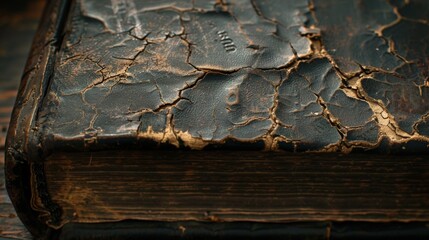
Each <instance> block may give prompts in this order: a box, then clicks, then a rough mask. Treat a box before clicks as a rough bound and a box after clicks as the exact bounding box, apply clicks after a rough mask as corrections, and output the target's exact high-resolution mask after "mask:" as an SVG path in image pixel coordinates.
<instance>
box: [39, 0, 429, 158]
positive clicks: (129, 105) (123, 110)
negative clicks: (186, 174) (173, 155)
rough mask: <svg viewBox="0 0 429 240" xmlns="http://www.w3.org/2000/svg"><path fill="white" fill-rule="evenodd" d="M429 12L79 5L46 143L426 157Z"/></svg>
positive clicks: (120, 2)
mask: <svg viewBox="0 0 429 240" xmlns="http://www.w3.org/2000/svg"><path fill="white" fill-rule="evenodd" d="M428 9H429V3H428V1H426V0H409V1H384V0H363V1H352V2H350V3H349V2H344V3H343V2H338V1H334V0H327V1H325V0H324V1H321V0H318V1H316V0H314V1H311V0H309V1H291V0H288V1H280V0H261V1H256V0H255V1H250V0H230V1H191V0H189V1H186V0H181V1H166V0H164V1H132V0H112V1H89V0H88V1H87V0H81V1H76V2H75V3H74V4H73V11H72V16H70V17H69V21H68V23H67V24H66V31H65V36H64V40H63V44H62V47H61V49H60V52H59V54H58V59H57V61H56V63H55V64H56V67H55V69H56V70H55V72H54V75H53V77H52V79H51V82H50V86H49V89H48V91H47V94H46V97H45V100H44V102H43V104H42V107H41V112H40V114H39V116H38V119H37V124H38V125H39V126H44V127H43V128H40V129H39V131H40V134H41V135H42V136H44V138H42V139H45V140H44V141H45V143H44V144H45V145H49V141H52V140H53V139H55V140H56V141H57V142H58V141H69V140H73V141H72V143H68V144H66V146H65V147H71V148H91V146H92V145H93V143H95V142H98V141H102V140H103V139H109V138H115V137H116V138H117V139H116V140H115V141H113V142H110V143H109V144H114V145H121V144H125V145H126V144H129V143H131V144H134V145H135V144H137V145H138V144H140V143H141V144H146V143H147V142H145V141H146V140H148V141H152V142H155V143H157V144H163V145H167V146H172V147H186V148H190V149H202V148H210V147H211V146H220V147H222V146H229V145H231V146H240V147H241V146H254V144H260V143H262V145H263V148H264V149H265V150H279V149H283V150H288V151H340V152H345V153H346V152H350V151H353V150H355V149H363V150H370V149H382V151H391V150H392V149H393V148H395V149H396V148H397V149H399V151H401V149H403V148H404V146H406V147H409V146H410V144H411V145H412V146H416V149H417V150H418V151H427V149H428V147H427V142H428V141H429V130H428V129H429V123H428V122H429V120H428V119H429V91H428V88H429V82H428V72H429V71H428V69H429V63H428V56H429V47H428V43H429V31H428V30H429V29H428V28H429V20H428V16H429V14H428ZM121 139H122V140H121ZM125 139H128V140H129V139H131V141H128V140H127V141H125ZM237 143H239V145H234V144H237ZM155 145H156V144H155ZM392 151H393V150H392ZM395 151H396V150H395Z"/></svg>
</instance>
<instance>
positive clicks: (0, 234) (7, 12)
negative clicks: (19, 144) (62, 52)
mask: <svg viewBox="0 0 429 240" xmlns="http://www.w3.org/2000/svg"><path fill="white" fill-rule="evenodd" d="M44 4H45V0H37V1H34V0H15V1H2V2H1V3H0V151H1V152H0V240H1V239H30V238H31V236H30V234H29V233H28V232H27V230H26V229H25V227H24V226H23V225H22V223H21V221H20V220H19V218H18V217H17V216H16V213H15V210H14V208H13V206H12V203H11V201H10V199H9V197H8V196H7V192H6V188H5V180H4V171H3V168H4V153H3V151H4V141H5V138H6V132H7V126H8V124H9V119H10V115H11V111H12V108H13V104H14V102H15V97H16V94H17V89H18V86H19V82H20V79H21V75H22V71H23V69H24V66H25V62H26V60H27V55H28V52H29V50H30V47H31V43H32V40H33V35H34V33H35V31H36V29H37V26H38V22H39V18H40V16H41V14H42V12H43V7H44Z"/></svg>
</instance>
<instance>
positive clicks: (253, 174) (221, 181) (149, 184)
mask: <svg viewBox="0 0 429 240" xmlns="http://www.w3.org/2000/svg"><path fill="white" fill-rule="evenodd" d="M60 172H61V174H58V173H60ZM45 173H46V179H47V182H48V183H49V184H48V189H49V192H50V193H51V194H52V195H51V196H52V198H53V201H54V202H56V203H58V204H60V205H61V206H63V210H64V214H63V217H64V219H63V221H64V222H103V221H120V220H124V219H136V220H152V221H193V220H194V221H209V222H213V221H214V222H217V221H223V222H225V221H226V222H230V221H255V222H290V221H366V222H412V221H423V222H426V221H429V162H428V161H427V160H426V159H424V157H422V156H393V155H390V156H382V155H379V156H377V155H372V156H371V159H368V156H367V155H364V154H362V155H353V156H351V155H338V154H317V155H316V154H302V155H285V154H282V153H274V154H270V155H263V154H258V153H249V152H242V153H228V154H225V153H224V152H210V153H202V152H175V153H174V154H171V153H170V154H169V153H168V152H162V153H160V152H155V153H153V154H151V153H150V152H134V153H133V152H132V151H128V152H126V153H124V152H120V151H118V152H105V153H87V154H85V153H66V154H54V155H52V156H51V157H49V158H48V159H47V161H46V163H45Z"/></svg>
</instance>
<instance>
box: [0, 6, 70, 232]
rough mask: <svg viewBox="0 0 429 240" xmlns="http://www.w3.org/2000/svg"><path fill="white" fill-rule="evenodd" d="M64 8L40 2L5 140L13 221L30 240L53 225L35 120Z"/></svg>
mask: <svg viewBox="0 0 429 240" xmlns="http://www.w3.org/2000/svg"><path fill="white" fill-rule="evenodd" d="M69 6H70V1H69V0H61V1H56V0H50V1H48V2H47V3H46V6H45V10H44V13H43V16H42V19H41V21H40V23H39V27H38V30H37V32H36V35H35V37H34V39H33V44H32V48H31V51H30V54H29V57H28V60H27V64H26V66H25V69H24V73H23V76H22V79H21V83H20V87H19V90H18V96H17V99H16V101H15V106H14V110H13V112H12V117H11V122H10V125H9V130H8V135H7V139H6V147H5V177H6V188H7V191H8V194H9V196H10V198H11V201H12V203H13V205H14V207H15V209H16V212H17V214H18V216H19V218H20V219H21V221H22V222H23V223H24V225H25V226H26V227H27V228H28V230H29V231H30V232H31V234H32V235H33V236H34V237H35V238H36V239H45V238H47V236H48V235H49V231H50V230H49V228H48V225H47V222H49V221H54V220H55V219H54V218H55V215H57V213H56V212H58V211H59V208H55V207H53V206H54V205H53V203H51V204H52V206H46V205H47V204H49V203H50V202H49V196H46V194H47V192H46V190H43V185H44V184H45V183H44V181H43V179H44V177H43V163H42V160H43V156H42V154H43V153H42V151H41V147H42V146H40V144H39V143H40V141H39V139H38V137H37V132H38V131H37V130H38V126H37V125H36V123H35V122H36V121H35V120H36V119H37V115H38V110H39V106H40V104H41V102H42V101H43V97H44V93H45V91H46V89H47V87H48V86H49V81H50V79H51V75H52V70H53V67H54V63H55V53H56V52H57V50H58V49H59V47H60V45H61V39H62V37H61V36H62V32H63V30H62V28H63V23H64V21H65V18H66V17H67V11H68V8H69ZM38 171H40V173H37V172H38ZM42 198H44V199H42Z"/></svg>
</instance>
